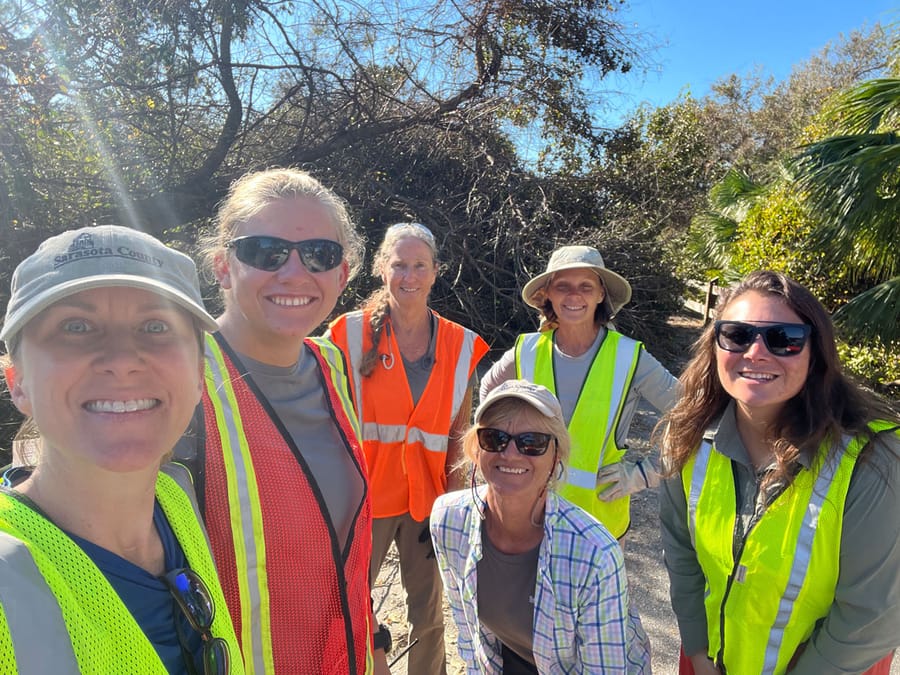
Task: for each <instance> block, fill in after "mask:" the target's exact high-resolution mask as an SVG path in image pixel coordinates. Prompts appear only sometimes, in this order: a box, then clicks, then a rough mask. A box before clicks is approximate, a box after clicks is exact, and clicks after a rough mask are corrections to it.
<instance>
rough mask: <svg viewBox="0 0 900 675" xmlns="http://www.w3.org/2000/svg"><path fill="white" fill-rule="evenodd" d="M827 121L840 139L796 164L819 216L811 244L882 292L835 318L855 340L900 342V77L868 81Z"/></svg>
mask: <svg viewBox="0 0 900 675" xmlns="http://www.w3.org/2000/svg"><path fill="white" fill-rule="evenodd" d="M824 117H825V122H826V124H828V123H829V122H831V123H833V125H834V126H832V127H831V128H830V131H831V133H832V134H833V135H830V136H828V137H827V138H824V139H822V140H819V141H816V142H815V143H811V144H809V145H806V146H804V147H803V148H801V150H800V152H799V153H798V154H797V155H796V156H795V157H793V158H792V161H791V166H792V168H793V169H794V171H795V172H796V182H797V185H798V186H799V188H800V189H801V190H802V191H803V196H804V198H805V201H806V203H807V205H808V207H809V208H810V210H811V211H812V212H813V213H814V214H815V216H816V222H817V226H816V228H814V230H813V231H812V232H811V233H810V237H809V244H808V245H809V246H810V247H811V248H816V249H819V250H821V251H823V252H824V253H825V254H826V256H827V259H828V260H829V261H830V262H832V263H833V264H835V263H838V262H839V264H841V265H846V266H847V267H848V269H849V270H850V273H851V276H852V277H853V279H854V280H855V281H863V280H865V281H868V282H869V285H874V286H875V288H873V289H871V291H870V292H869V293H868V294H862V295H859V297H857V298H854V299H853V300H851V302H850V303H849V304H848V305H847V306H846V307H844V308H842V309H841V312H840V313H839V314H838V315H836V317H835V318H836V320H838V321H839V322H841V323H843V325H844V327H845V328H846V329H847V330H848V331H849V332H851V333H852V334H855V335H858V336H868V337H881V338H883V339H885V340H887V341H889V342H900V302H898V291H897V288H898V287H900V246H898V245H897V243H898V240H897V223H898V222H900V199H898V197H900V194H898V193H900V79H891V78H884V79H876V80H871V81H867V82H863V83H861V84H859V85H857V86H855V87H853V88H852V89H850V90H848V91H846V92H844V93H842V94H840V95H839V96H837V97H836V98H835V100H834V103H833V105H832V106H831V107H830V108H829V110H828V111H827V112H826V115H825V116H824Z"/></svg>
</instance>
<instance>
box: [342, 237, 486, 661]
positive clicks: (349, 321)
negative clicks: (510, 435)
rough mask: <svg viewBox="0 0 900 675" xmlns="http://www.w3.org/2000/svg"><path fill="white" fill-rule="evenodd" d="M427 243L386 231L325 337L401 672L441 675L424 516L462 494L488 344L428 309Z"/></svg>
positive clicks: (433, 249) (436, 582)
mask: <svg viewBox="0 0 900 675" xmlns="http://www.w3.org/2000/svg"><path fill="white" fill-rule="evenodd" d="M437 255H438V251H437V245H436V243H435V239H434V235H433V234H432V232H431V231H430V230H429V229H428V228H426V227H425V226H424V225H420V224H418V223H398V224H396V225H392V226H391V227H389V228H388V229H387V231H386V232H385V235H384V239H383V241H382V243H381V246H380V247H379V248H378V252H377V253H376V254H375V260H374V262H373V264H372V274H373V275H374V276H377V277H380V278H381V280H382V282H383V284H382V286H381V287H380V288H378V289H377V290H376V291H375V292H374V293H373V294H372V295H371V296H370V297H369V299H368V300H367V301H366V302H365V303H364V305H363V308H362V309H361V310H360V311H356V312H351V313H349V314H345V315H343V316H341V317H339V318H338V319H336V320H335V321H334V322H333V323H332V324H331V326H330V328H329V336H330V337H331V339H332V340H334V342H335V343H336V344H337V345H338V346H339V347H340V348H341V350H342V351H343V352H344V354H345V355H346V357H347V362H348V364H349V366H348V367H349V369H350V371H351V377H352V382H353V392H354V396H355V400H356V405H357V407H356V409H357V411H359V417H360V422H361V423H362V427H363V442H364V449H365V453H366V460H367V465H368V468H369V477H370V480H371V490H372V515H373V525H372V565H371V568H370V575H371V580H372V581H373V582H374V581H375V579H376V577H377V576H378V571H379V569H380V567H381V564H382V562H383V561H384V559H385V557H386V556H387V553H388V549H389V548H390V546H391V543H395V544H396V546H397V551H398V554H399V558H400V574H401V578H402V579H403V586H404V589H405V590H406V598H407V619H408V621H409V624H410V634H409V641H410V644H412V643H413V642H415V641H416V640H418V642H417V643H416V644H415V647H413V648H412V649H411V650H410V652H409V660H408V670H409V672H410V673H421V674H422V675H441V674H442V673H445V672H446V663H445V652H444V649H445V648H444V620H443V614H442V608H441V581H440V575H439V573H438V570H437V565H436V564H435V561H434V556H433V555H432V553H431V542H430V540H429V537H428V523H427V519H428V514H429V513H431V507H432V505H433V504H434V500H435V498H436V497H437V496H438V495H441V494H444V492H446V491H447V489H448V487H449V489H455V488H457V487H461V486H462V484H461V483H460V482H459V480H458V479H456V478H454V476H453V474H452V468H453V467H454V466H455V464H456V463H457V461H458V460H459V457H460V445H459V437H460V436H461V434H462V432H463V431H464V430H465V429H466V428H468V426H469V418H470V416H471V414H472V389H473V387H474V380H473V377H474V373H475V366H476V365H477V364H478V361H479V360H480V359H481V357H482V356H483V355H484V354H485V352H487V344H486V343H485V342H484V340H482V339H481V338H480V337H479V336H478V335H476V334H475V333H473V332H472V331H471V330H469V329H467V328H464V327H463V326H460V325H459V324H457V323H455V322H453V321H450V320H448V319H445V318H444V317H442V316H440V315H439V314H438V313H437V312H434V311H433V310H432V309H431V308H430V307H429V306H428V298H429V295H430V293H431V288H432V286H434V283H435V281H436V279H437V274H438V262H437Z"/></svg>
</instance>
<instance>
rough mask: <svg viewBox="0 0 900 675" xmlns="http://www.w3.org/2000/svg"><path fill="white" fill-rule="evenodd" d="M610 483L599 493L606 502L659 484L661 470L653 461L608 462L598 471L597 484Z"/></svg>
mask: <svg viewBox="0 0 900 675" xmlns="http://www.w3.org/2000/svg"><path fill="white" fill-rule="evenodd" d="M604 483H609V485H606V486H605V487H604V488H603V489H602V490H600V491H599V492H598V493H597V496H598V497H599V498H600V499H602V500H603V501H605V502H612V501H615V500H616V499H621V498H622V497H626V496H628V495H633V494H634V493H635V492H640V491H641V490H646V489H647V488H651V487H656V486H657V485H659V472H658V471H657V470H656V467H655V466H653V462H650V461H647V460H639V461H637V462H625V461H622V462H616V463H615V464H607V465H606V466H604V467H602V468H601V469H600V471H598V472H597V486H598V487H599V486H600V485H603V484H604Z"/></svg>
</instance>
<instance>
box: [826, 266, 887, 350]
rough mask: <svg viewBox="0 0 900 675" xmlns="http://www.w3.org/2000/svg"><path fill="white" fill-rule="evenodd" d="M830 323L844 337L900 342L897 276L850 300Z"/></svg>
mask: <svg viewBox="0 0 900 675" xmlns="http://www.w3.org/2000/svg"><path fill="white" fill-rule="evenodd" d="M834 322H835V323H836V324H837V325H838V326H839V327H840V328H841V329H842V331H843V333H844V334H845V335H848V336H852V337H862V338H865V337H866V336H869V335H878V336H880V337H881V339H882V341H884V342H885V343H898V342H900V276H897V277H893V278H892V279H889V280H887V281H885V282H884V283H881V284H878V285H877V286H874V287H873V288H870V289H869V290H868V291H866V292H865V293H861V294H860V295H857V296H856V297H854V298H853V300H851V301H850V302H848V303H847V304H846V305H844V306H843V307H841V308H840V309H839V310H838V311H837V312H835V314H834Z"/></svg>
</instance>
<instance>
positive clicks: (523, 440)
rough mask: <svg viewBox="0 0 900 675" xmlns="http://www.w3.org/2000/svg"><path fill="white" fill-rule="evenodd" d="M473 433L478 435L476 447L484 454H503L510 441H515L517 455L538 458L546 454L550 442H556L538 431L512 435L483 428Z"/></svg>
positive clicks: (498, 430)
mask: <svg viewBox="0 0 900 675" xmlns="http://www.w3.org/2000/svg"><path fill="white" fill-rule="evenodd" d="M475 433H476V434H477V435H478V445H479V446H480V447H481V449H482V450H484V451H485V452H503V451H504V450H506V446H507V445H509V442H510V441H515V442H516V449H517V450H518V451H519V453H520V454H522V455H527V456H528V457H540V456H541V455H543V454H544V453H545V452H547V446H549V445H550V441H552V440H556V439H555V438H554V437H553V436H551V435H550V434H542V433H540V432H538V431H526V432H524V433H521V434H516V435H512V434H508V433H506V432H505V431H501V430H500V429H491V428H488V427H485V428H482V429H479V430H478V431H476V432H475Z"/></svg>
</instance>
